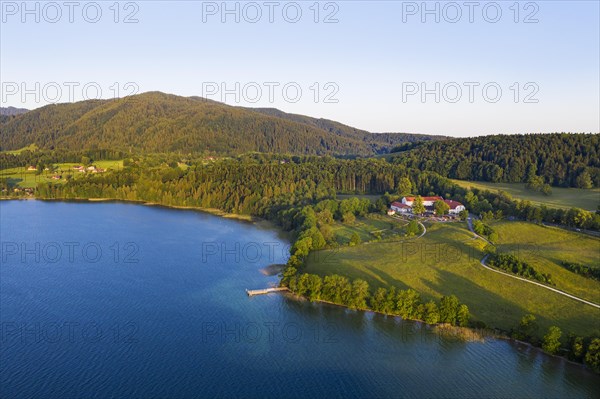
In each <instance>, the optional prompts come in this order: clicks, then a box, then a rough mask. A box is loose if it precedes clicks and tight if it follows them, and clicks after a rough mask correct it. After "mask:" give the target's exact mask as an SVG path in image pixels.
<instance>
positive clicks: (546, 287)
mask: <svg viewBox="0 0 600 399" xmlns="http://www.w3.org/2000/svg"><path fill="white" fill-rule="evenodd" d="M467 225H468V226H469V230H471V232H472V233H473V235H474V236H475V237H477V238H481V239H482V240H484V241H485V242H487V243H490V242H489V241H488V240H486V239H485V238H484V237H481V236H480V235H478V234H477V233H475V232H474V231H473V225H472V222H471V215H469V217H468V218H467ZM490 244H491V243H490ZM488 256H489V255H485V256H484V257H483V258H482V259H481V262H480V263H481V266H483V267H484V268H486V269H488V270H491V271H493V272H494V273H499V274H503V275H505V276H508V277H511V278H515V279H517V280H521V281H525V282H526V283H529V284H535V285H537V286H539V287H542V288H545V289H547V290H550V291H554V292H556V293H557V294H561V295H564V296H566V297H569V298H571V299H575V300H576V301H579V302H582V303H585V304H586V305H590V306H593V307H595V308H598V309H600V305H598V304H595V303H594V302H590V301H586V300H585V299H583V298H579V297H577V296H575V295H571V294H568V293H566V292H564V291H561V290H558V289H556V288H552V287H549V286H547V285H544V284H542V283H538V282H535V281H532V280H529V279H526V278H524V277H518V276H515V275H514V274H510V273H505V272H503V271H500V270H497V269H494V268H491V267H489V266H488V265H486V264H485V261H486V260H487V258H488Z"/></svg>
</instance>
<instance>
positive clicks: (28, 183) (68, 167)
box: [0, 160, 123, 188]
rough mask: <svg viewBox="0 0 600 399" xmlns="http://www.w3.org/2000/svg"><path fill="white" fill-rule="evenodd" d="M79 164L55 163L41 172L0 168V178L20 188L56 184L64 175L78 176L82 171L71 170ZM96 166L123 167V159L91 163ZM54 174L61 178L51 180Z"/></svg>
mask: <svg viewBox="0 0 600 399" xmlns="http://www.w3.org/2000/svg"><path fill="white" fill-rule="evenodd" d="M78 165H81V164H80V163H57V164H55V166H56V170H55V171H54V172H52V171H42V173H41V174H39V175H38V174H36V171H28V170H27V167H21V168H9V169H2V170H0V179H3V178H8V179H9V182H10V183H12V184H14V185H16V186H18V187H21V188H33V187H36V186H37V185H38V183H48V182H53V183H57V184H62V183H65V181H66V180H65V178H64V177H65V175H67V174H71V175H73V178H79V177H81V176H83V175H85V174H84V173H80V172H78V171H76V170H73V166H78ZM93 165H95V166H96V167H99V168H103V169H107V170H108V169H112V170H116V169H120V168H123V161H122V160H118V161H96V162H94V163H93ZM54 175H62V176H63V179H61V180H53V179H52V176H54Z"/></svg>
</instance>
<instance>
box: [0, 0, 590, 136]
mask: <svg viewBox="0 0 600 399" xmlns="http://www.w3.org/2000/svg"><path fill="white" fill-rule="evenodd" d="M475 3H476V5H475V6H474V8H473V9H471V8H470V7H465V6H464V5H462V3H453V2H450V3H444V2H429V3H427V4H426V6H425V7H423V6H422V4H425V3H420V2H375V3H366V2H362V1H352V2H316V3H310V4H309V3H303V2H301V3H294V2H283V3H277V4H278V6H277V7H275V9H270V8H269V7H267V6H265V3H254V2H251V3H248V2H226V3H221V2H175V3H164V2H162V1H151V2H117V3H114V4H113V3H111V4H108V3H101V5H100V4H98V3H84V4H83V3H82V4H83V7H82V6H81V5H82V4H80V3H77V4H79V6H78V7H79V8H77V7H76V8H75V9H73V10H72V9H70V8H69V7H66V6H65V5H64V4H62V3H46V4H42V3H39V2H29V3H18V2H2V5H1V10H0V11H1V12H2V20H1V21H2V23H1V25H0V26H1V28H2V35H1V37H0V48H1V51H2V57H0V69H1V70H2V88H1V90H2V95H1V98H0V105H1V106H3V107H8V106H13V107H16V108H26V109H35V108H39V107H41V106H43V105H46V104H50V103H53V102H58V103H64V102H74V101H78V100H81V99H84V97H85V96H87V98H96V97H98V98H102V99H108V98H116V97H123V96H125V95H127V94H136V93H142V92H148V91H161V92H166V93H172V94H174V95H179V96H183V97H189V96H193V95H198V96H201V97H205V98H209V99H212V100H215V101H219V102H224V103H226V104H228V105H234V106H243V107H252V108H256V107H260V108H264V107H268V108H277V109H280V110H282V111H284V112H287V113H293V114H301V115H315V117H319V118H325V119H330V120H335V121H340V122H342V123H344V124H347V125H349V126H355V127H357V128H359V129H362V130H366V131H369V132H418V134H426V135H444V136H456V137H473V136H485V135H491V134H520V133H524V132H561V131H566V132H568V131H575V132H598V131H600V116H599V115H598V111H597V110H598V109H599V108H600V89H599V87H600V79H599V77H598V73H597V71H598V70H599V69H600V54H599V53H598V48H599V47H600V39H599V36H600V27H599V25H600V23H599V21H598V13H599V11H600V8H599V7H600V6H599V4H598V3H597V2H586V1H579V2H561V1H553V2H547V1H546V2H526V1H521V2H515V3H510V4H508V3H501V4H498V3H493V2H482V3H480V2H475ZM49 4H55V5H54V6H49ZM92 4H96V6H93V7H92V6H91V5H92ZM167 4H168V6H167ZM515 4H516V5H517V6H515ZM223 5H225V6H224V7H223ZM284 9H285V10H286V12H285V13H284V12H283V11H282V10H284ZM83 10H86V11H85V13H84V12H83ZM483 10H486V12H485V13H484V12H483ZM294 12H296V14H294ZM494 13H496V14H494ZM259 15H260V18H258V16H259ZM459 16H460V18H459ZM69 18H70V19H71V20H72V21H71V20H70V19H69ZM357 26H359V27H361V29H356V27H357ZM157 27H160V29H157ZM557 27H560V29H557ZM75 32H76V33H77V34H74V33H75ZM17 38H18V40H17ZM84 88H85V91H84ZM69 100H71V101H69Z"/></svg>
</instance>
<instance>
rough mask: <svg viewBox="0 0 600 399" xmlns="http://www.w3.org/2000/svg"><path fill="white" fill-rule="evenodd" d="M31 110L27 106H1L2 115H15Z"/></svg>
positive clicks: (0, 112)
mask: <svg viewBox="0 0 600 399" xmlns="http://www.w3.org/2000/svg"><path fill="white" fill-rule="evenodd" d="M27 111H29V110H27V109H25V108H15V107H6V108H5V107H0V116H13V115H21V114H24V113H25V112H27Z"/></svg>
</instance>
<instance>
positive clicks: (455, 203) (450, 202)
mask: <svg viewBox="0 0 600 399" xmlns="http://www.w3.org/2000/svg"><path fill="white" fill-rule="evenodd" d="M444 202H445V203H446V204H448V206H449V207H450V209H456V208H458V207H459V206H461V205H462V204H461V203H460V202H458V201H453V200H444Z"/></svg>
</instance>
